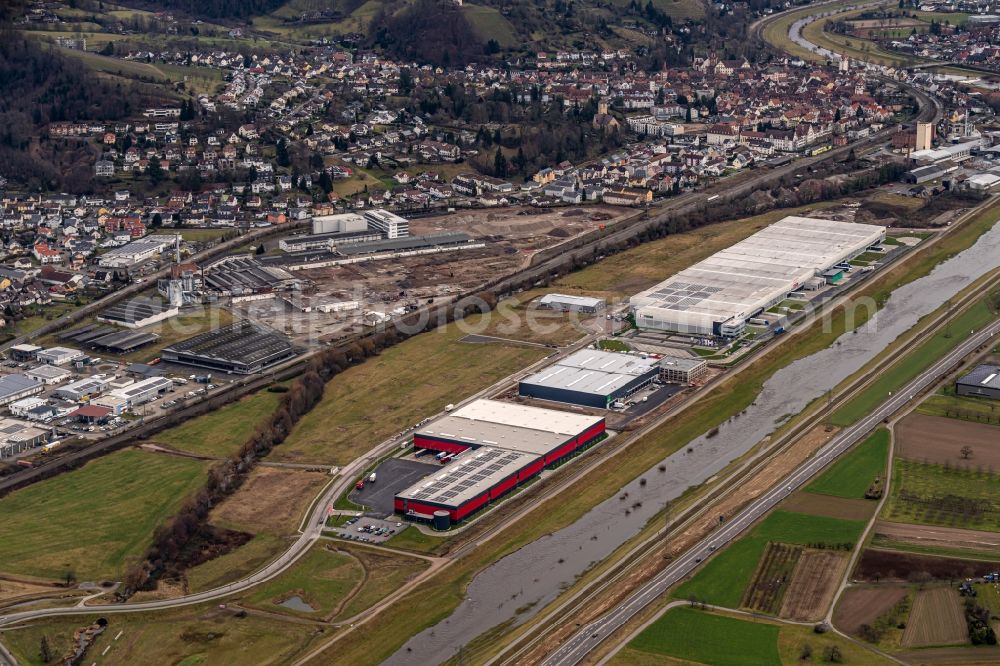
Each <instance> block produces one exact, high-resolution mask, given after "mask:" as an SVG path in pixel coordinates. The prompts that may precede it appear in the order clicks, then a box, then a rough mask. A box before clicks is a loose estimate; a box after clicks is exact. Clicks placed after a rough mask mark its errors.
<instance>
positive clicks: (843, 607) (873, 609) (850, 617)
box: [833, 585, 908, 634]
mask: <svg viewBox="0 0 1000 666" xmlns="http://www.w3.org/2000/svg"><path fill="white" fill-rule="evenodd" d="M907 594H908V590H907V588H905V587H902V586H899V585H895V586H889V585H882V586H879V587H858V586H854V587H849V588H847V589H846V590H844V594H843V595H842V596H841V597H840V601H839V603H838V604H837V608H836V609H835V610H834V612H833V624H834V626H835V627H837V628H838V629H840V630H841V631H843V632H844V633H847V634H857V633H858V630H859V629H861V626H862V625H865V624H867V625H868V626H874V625H875V622H876V620H877V619H878V618H879V617H880V616H881V615H883V614H884V613H886V612H887V611H889V609H891V608H892V607H893V606H895V605H896V604H898V603H900V602H901V601H903V600H904V599H905V598H906V595H907Z"/></svg>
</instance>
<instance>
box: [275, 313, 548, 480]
mask: <svg viewBox="0 0 1000 666" xmlns="http://www.w3.org/2000/svg"><path fill="white" fill-rule="evenodd" d="M464 336H465V332H464V331H463V330H462V327H461V326H459V325H457V324H454V323H453V324H449V325H448V326H447V327H445V328H444V329H440V330H437V331H433V332H430V333H424V334H421V335H417V336H415V337H413V338H410V339H409V340H406V341H405V342H402V343H400V344H398V345H395V346H393V347H391V348H389V349H386V350H385V351H383V352H382V353H381V354H380V355H378V356H375V357H373V358H370V359H368V360H367V361H365V362H364V363H362V364H360V365H357V366H354V367H352V368H349V369H347V370H345V371H344V372H342V373H340V374H339V375H337V376H336V377H334V378H333V379H332V380H330V381H329V382H328V383H327V384H326V391H325V393H324V395H323V400H322V401H321V402H320V403H319V404H318V405H316V407H314V408H313V410H312V411H310V412H309V413H308V414H306V415H305V416H304V417H303V418H302V419H301V420H300V421H299V422H298V424H296V426H295V429H294V430H293V431H292V434H291V435H290V436H289V437H288V439H287V440H285V442H284V443H283V444H282V445H281V446H279V447H276V448H275V450H274V451H273V452H272V453H271V455H270V456H269V458H270V460H271V461H278V462H297V463H301V462H308V463H322V464H330V465H343V464H346V463H349V462H350V461H351V460H353V459H354V458H356V457H357V456H359V455H361V454H363V453H364V452H366V451H368V450H369V449H371V448H372V447H374V446H375V445H377V444H379V443H380V442H382V441H383V440H384V439H386V438H387V437H389V436H391V435H393V434H395V433H397V432H399V431H401V430H404V429H405V428H408V427H410V426H412V425H413V424H414V423H416V422H418V421H420V420H421V419H423V418H425V417H427V416H430V415H432V414H435V413H437V412H439V411H441V410H442V409H444V407H445V405H447V404H449V403H453V402H458V401H460V400H461V399H462V398H465V397H467V396H468V395H470V394H471V393H474V392H476V391H479V390H481V389H484V388H486V387H488V386H490V385H491V384H493V383H494V382H496V381H498V380H500V379H502V378H503V377H506V376H507V375H509V374H510V373H512V372H514V371H516V370H518V369H520V368H524V367H526V366H528V365H530V364H531V363H533V362H535V361H537V360H539V359H540V358H542V357H544V356H546V355H547V354H548V353H549V351H550V350H548V349H545V348H542V347H537V348H536V347H525V346H519V345H503V344H468V343H464V342H461V341H460V339H461V338H462V337H464ZM372 405H379V406H380V408H379V410H378V413H377V414H374V415H373V414H372V411H371V407H372Z"/></svg>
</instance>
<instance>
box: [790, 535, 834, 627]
mask: <svg viewBox="0 0 1000 666" xmlns="http://www.w3.org/2000/svg"><path fill="white" fill-rule="evenodd" d="M846 568H847V553H838V552H835V551H832V550H806V551H804V552H803V553H802V555H801V556H800V557H799V561H798V564H797V565H796V566H795V571H794V572H793V573H792V580H791V582H790V583H789V584H788V589H787V590H786V592H785V599H784V602H783V603H782V605H781V610H780V612H779V615H780V616H781V617H783V618H787V619H789V620H796V621H798V622H813V621H816V620H820V619H822V618H823V617H824V615H825V614H826V611H827V608H829V606H830V603H831V602H832V601H833V595H834V594H835V593H836V591H837V586H838V585H840V581H841V578H842V577H843V575H844V570H845V569H846Z"/></svg>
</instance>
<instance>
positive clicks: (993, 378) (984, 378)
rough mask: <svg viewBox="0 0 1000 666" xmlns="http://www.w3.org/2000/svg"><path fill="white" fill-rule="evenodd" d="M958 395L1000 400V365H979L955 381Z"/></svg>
mask: <svg viewBox="0 0 1000 666" xmlns="http://www.w3.org/2000/svg"><path fill="white" fill-rule="evenodd" d="M955 393H957V394H958V395H966V396H976V397H982V398H992V399H994V400H1000V365H986V364H984V365H978V366H976V367H975V368H973V369H972V372H970V373H969V374H967V375H965V376H964V377H962V378H961V379H959V380H958V381H957V382H955Z"/></svg>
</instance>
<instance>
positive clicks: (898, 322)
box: [386, 224, 1000, 666]
mask: <svg viewBox="0 0 1000 666" xmlns="http://www.w3.org/2000/svg"><path fill="white" fill-rule="evenodd" d="M997 266H1000V224H998V225H995V226H994V227H993V228H992V229H991V230H990V231H989V232H987V233H986V234H984V235H983V236H982V237H980V238H979V240H978V242H977V243H976V244H975V245H974V246H972V247H971V248H969V249H967V250H965V251H964V252H961V253H959V254H958V255H956V256H954V257H952V258H951V259H949V260H947V261H945V262H943V263H941V264H939V265H938V266H937V267H936V268H935V269H934V270H933V271H932V272H931V273H930V274H929V275H927V276H925V277H922V278H920V279H917V280H914V281H913V282H911V283H909V284H907V285H905V286H903V287H900V288H899V289H897V290H896V291H895V292H893V294H892V296H891V297H890V299H889V301H888V302H887V303H886V305H885V307H884V308H882V310H880V311H879V312H878V314H877V315H876V316H875V317H873V318H872V319H871V321H869V322H868V323H867V324H866V325H865V326H863V327H862V328H860V329H858V330H857V332H856V333H848V334H845V335H842V336H840V339H839V340H838V341H837V342H835V343H834V344H833V345H831V346H830V347H828V348H826V349H823V350H821V351H818V352H816V353H814V354H812V355H811V356H807V357H805V358H802V359H800V360H798V361H795V362H793V363H791V364H789V365H788V366H786V367H785V368H783V369H781V370H779V371H778V372H776V373H775V374H774V375H773V376H772V377H771V378H770V379H769V380H768V381H767V382H766V383H765V384H764V386H763V388H762V390H761V392H760V394H759V395H758V396H757V399H756V401H755V403H754V405H753V406H751V407H749V408H748V409H747V411H746V413H745V414H743V415H741V416H739V417H738V418H736V419H733V420H731V421H729V422H727V423H725V424H723V425H722V426H721V427H720V428H719V432H718V434H716V435H715V436H713V437H711V438H707V437H705V436H704V435H703V436H701V437H699V438H698V439H696V440H694V441H693V442H691V443H690V444H689V446H688V447H682V448H681V449H679V450H678V451H677V452H676V453H674V454H673V455H670V456H668V457H667V458H666V459H664V460H663V461H662V464H663V465H665V466H666V469H665V471H664V472H661V471H659V469H658V467H659V465H660V464H661V463H658V464H657V465H654V466H653V467H652V468H651V469H650V470H649V471H647V472H646V473H644V474H642V475H641V476H640V477H639V478H636V479H635V480H633V481H632V482H631V483H629V484H627V485H626V486H625V487H623V488H622V489H621V490H620V491H619V492H616V493H614V495H612V496H611V497H610V498H608V499H607V500H605V501H603V502H601V503H600V504H598V505H597V506H595V507H594V508H593V509H591V510H590V511H589V512H588V513H586V514H585V515H583V516H582V517H581V518H580V519H578V520H577V521H576V522H574V523H573V524H571V525H569V526H567V527H565V528H563V529H561V530H558V531H556V532H554V533H553V534H551V535H549V536H545V537H542V538H540V539H538V540H536V541H534V542H532V543H530V544H528V545H526V546H524V547H523V548H521V549H520V550H518V551H517V552H514V553H511V554H510V555H508V556H506V557H504V558H502V559H500V560H499V561H497V562H495V563H494V564H492V565H491V566H489V567H488V568H486V569H484V570H483V571H481V572H480V573H479V574H478V575H477V576H476V577H475V578H474V579H473V581H472V583H471V584H470V586H469V588H468V591H467V594H466V598H465V600H464V601H463V602H462V603H461V604H460V605H459V607H458V608H457V609H456V610H455V611H454V612H453V613H452V614H451V615H450V616H449V617H448V618H446V619H444V620H443V621H441V622H439V623H437V624H436V625H434V626H433V627H430V628H428V629H426V630H424V631H422V632H421V633H419V634H417V635H416V636H413V637H412V638H410V640H409V641H407V642H406V644H405V645H404V646H403V647H402V648H401V649H400V650H399V651H397V652H396V653H395V654H394V655H393V656H392V657H390V658H389V660H388V661H387V662H386V663H388V664H394V665H406V666H409V665H414V664H421V665H423V664H432V663H433V664H436V663H440V662H442V661H445V660H446V659H449V658H451V657H453V656H454V655H455V654H456V653H457V651H458V649H459V646H461V645H463V644H465V643H467V642H468V641H470V640H471V639H472V638H474V637H475V636H477V635H479V634H482V633H483V632H485V631H487V630H489V629H490V628H492V627H495V626H497V625H499V624H501V623H503V622H508V621H511V620H513V623H514V624H520V623H522V622H524V621H526V620H528V619H529V618H531V617H533V616H534V615H535V614H536V613H538V611H539V610H540V609H541V608H543V607H544V606H545V605H546V604H548V603H549V602H551V601H552V600H553V599H554V598H555V597H556V596H557V595H558V594H559V592H560V590H562V589H564V588H565V587H567V586H569V585H570V584H572V583H573V581H574V580H576V578H577V577H579V576H580V575H581V574H582V573H584V572H585V571H586V570H587V569H588V568H589V567H590V566H591V564H592V563H595V562H598V561H600V560H602V559H604V558H606V557H608V556H609V555H610V554H611V553H612V552H613V551H614V550H615V549H616V548H617V547H618V546H620V545H621V544H622V543H623V542H625V541H626V540H628V539H629V538H631V537H633V536H635V535H636V534H638V533H639V531H640V530H642V528H643V527H644V526H645V525H646V524H647V523H648V522H649V520H650V519H651V518H652V517H653V516H654V515H655V514H656V513H657V512H659V511H660V510H661V509H662V508H663V507H664V506H665V505H666V503H667V502H669V501H671V500H673V499H675V498H677V497H679V496H680V495H681V494H682V493H683V492H684V491H685V490H686V489H687V488H688V487H690V486H694V485H700V484H702V483H703V482H705V481H706V480H707V479H709V478H711V477H712V476H713V475H715V474H717V473H719V472H720V471H721V470H723V469H724V468H725V467H726V466H727V465H728V464H729V463H730V462H731V461H732V460H734V459H736V458H738V457H740V456H742V455H743V454H745V453H746V452H747V451H749V450H750V449H751V448H753V446H754V445H755V444H757V443H758V442H760V441H761V440H762V439H763V438H764V437H766V436H767V435H768V434H769V433H771V432H773V431H774V430H775V428H776V427H777V425H778V424H779V423H781V422H782V420H783V419H785V418H787V417H788V416H789V415H792V414H797V413H799V412H800V411H802V409H803V408H804V407H805V406H806V405H807V404H808V403H809V402H811V401H812V400H814V399H816V398H819V397H821V396H823V395H824V394H825V393H826V392H827V391H828V390H829V389H832V388H833V387H835V386H836V385H837V384H838V383H840V382H841V381H842V380H844V379H846V378H847V377H848V376H850V375H851V374H852V373H854V372H855V371H857V370H859V369H860V368H861V367H862V366H864V365H865V364H866V363H867V362H868V361H870V360H871V359H873V358H875V357H876V356H877V355H878V354H879V352H881V351H882V350H884V349H885V348H886V347H887V346H888V345H889V344H890V343H891V342H892V341H893V340H895V339H896V338H897V337H898V336H899V335H900V334H901V333H903V332H905V331H906V330H908V329H909V328H911V327H912V326H913V325H914V324H916V323H917V321H918V320H919V319H920V318H921V317H923V316H924V315H927V314H929V313H930V312H933V311H934V310H935V309H937V308H938V307H940V306H941V305H942V304H943V303H944V302H945V301H946V300H948V299H949V298H952V297H954V296H955V295H956V294H957V293H958V292H959V291H961V290H962V289H963V288H964V287H965V286H966V285H968V284H969V283H970V282H971V281H973V280H975V279H977V278H979V277H980V276H982V275H983V274H985V273H987V272H989V271H990V270H992V269H994V268H996V267H997ZM956 335H961V332H956ZM688 448H690V449H691V453H688V451H687V449H688ZM626 455H628V454H627V453H622V454H620V455H619V456H617V457H618V458H619V459H622V458H623V457H624V456H626ZM608 464H611V465H613V464H615V461H614V459H612V460H611V461H609V463H608ZM640 479H645V484H644V485H643V484H642V483H641V482H640ZM626 492H627V493H628V499H627V500H625V501H622V500H620V499H619V496H620V495H622V494H623V493H626ZM637 502H641V506H635V503H637ZM626 509H628V511H629V513H626ZM518 611H521V612H520V613H518Z"/></svg>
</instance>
